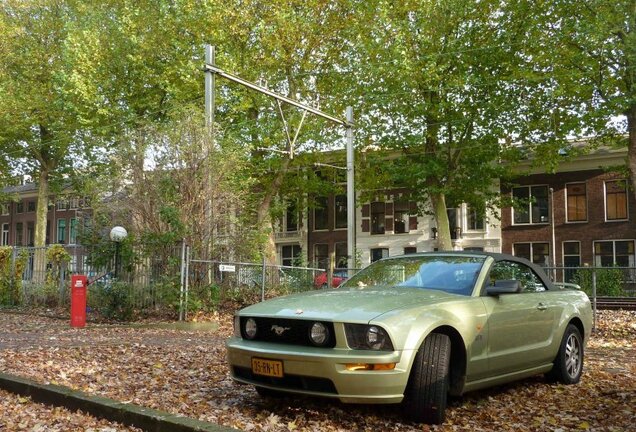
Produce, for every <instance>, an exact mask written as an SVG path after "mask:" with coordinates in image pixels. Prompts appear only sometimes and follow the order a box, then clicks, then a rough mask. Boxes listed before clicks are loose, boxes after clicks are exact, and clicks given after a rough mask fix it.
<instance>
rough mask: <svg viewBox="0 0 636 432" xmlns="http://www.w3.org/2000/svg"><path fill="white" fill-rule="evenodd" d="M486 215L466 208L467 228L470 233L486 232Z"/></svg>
mask: <svg viewBox="0 0 636 432" xmlns="http://www.w3.org/2000/svg"><path fill="white" fill-rule="evenodd" d="M484 222H485V221H484V215H483V213H481V212H478V211H477V209H474V208H472V207H466V228H467V229H468V230H470V231H483V230H484V226H485V223H484Z"/></svg>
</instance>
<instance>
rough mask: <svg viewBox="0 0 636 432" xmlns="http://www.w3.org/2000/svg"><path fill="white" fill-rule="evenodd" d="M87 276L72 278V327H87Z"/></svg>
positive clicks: (74, 276)
mask: <svg viewBox="0 0 636 432" xmlns="http://www.w3.org/2000/svg"><path fill="white" fill-rule="evenodd" d="M86 282H87V280H86V276H84V275H73V276H72V277H71V327H84V326H85V325H86V285H87V283H86Z"/></svg>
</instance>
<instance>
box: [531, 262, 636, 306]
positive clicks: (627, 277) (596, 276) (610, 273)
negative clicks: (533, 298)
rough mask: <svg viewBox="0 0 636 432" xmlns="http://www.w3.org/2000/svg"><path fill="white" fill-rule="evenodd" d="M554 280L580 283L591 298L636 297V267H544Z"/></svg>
mask: <svg viewBox="0 0 636 432" xmlns="http://www.w3.org/2000/svg"><path fill="white" fill-rule="evenodd" d="M544 270H545V272H546V273H547V274H548V277H549V278H550V279H551V280H552V282H556V283H570V284H575V285H578V286H579V287H580V288H581V289H582V290H583V291H585V292H586V293H587V295H588V296H590V298H594V297H636V267H589V266H585V267H544Z"/></svg>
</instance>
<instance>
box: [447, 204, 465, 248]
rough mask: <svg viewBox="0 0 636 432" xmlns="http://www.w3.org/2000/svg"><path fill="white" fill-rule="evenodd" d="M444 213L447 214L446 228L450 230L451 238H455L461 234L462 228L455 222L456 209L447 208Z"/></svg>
mask: <svg viewBox="0 0 636 432" xmlns="http://www.w3.org/2000/svg"><path fill="white" fill-rule="evenodd" d="M446 215H447V216H448V229H449V230H450V236H451V240H457V239H458V238H459V237H461V235H462V229H461V228H460V227H459V224H458V223H457V209H456V208H447V209H446Z"/></svg>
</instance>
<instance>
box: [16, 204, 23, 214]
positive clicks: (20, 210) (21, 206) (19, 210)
mask: <svg viewBox="0 0 636 432" xmlns="http://www.w3.org/2000/svg"><path fill="white" fill-rule="evenodd" d="M15 212H16V213H24V202H22V201H20V202H18V203H16V205H15Z"/></svg>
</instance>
